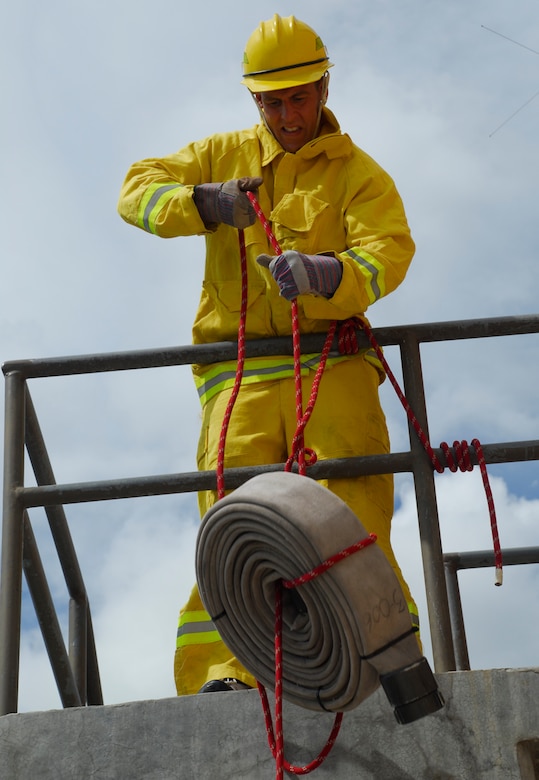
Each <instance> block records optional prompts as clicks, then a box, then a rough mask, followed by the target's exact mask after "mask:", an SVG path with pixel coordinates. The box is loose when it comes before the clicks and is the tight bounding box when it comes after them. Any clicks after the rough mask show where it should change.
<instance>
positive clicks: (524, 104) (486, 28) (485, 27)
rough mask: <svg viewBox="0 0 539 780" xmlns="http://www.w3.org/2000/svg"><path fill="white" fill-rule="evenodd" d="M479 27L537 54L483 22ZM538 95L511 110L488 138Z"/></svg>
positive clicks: (537, 52)
mask: <svg viewBox="0 0 539 780" xmlns="http://www.w3.org/2000/svg"><path fill="white" fill-rule="evenodd" d="M481 27H482V28H483V30H488V31H489V32H491V33H494V35H499V36H500V38H505V40H506V41H510V42H511V43H515V44H516V45H517V46H520V47H522V48H523V49H527V50H528V51H531V52H533V54H539V51H537V50H536V49H531V48H530V47H529V46H525V45H524V44H523V43H519V42H518V41H515V40H513V38H509V36H507V35H503V34H502V33H500V32H498V31H497V30H493V29H492V28H490V27H487V26H486V25H485V24H482V25H481ZM538 95H539V92H536V93H535V95H532V96H531V98H529V99H528V100H526V102H525V103H523V104H522V105H521V106H520V108H517V110H516V111H513V113H512V114H511V116H508V117H507V119H505V120H504V121H503V122H502V123H501V125H498V127H497V128H496V130H493V132H492V133H490V134H489V138H492V136H493V135H494V134H495V133H497V132H498V130H501V128H502V127H504V125H506V124H507V123H508V122H510V121H511V119H513V117H515V116H516V115H517V114H518V113H520V111H522V109H523V108H526V106H527V105H529V104H530V103H531V102H532V100H535V98H536V97H537V96H538Z"/></svg>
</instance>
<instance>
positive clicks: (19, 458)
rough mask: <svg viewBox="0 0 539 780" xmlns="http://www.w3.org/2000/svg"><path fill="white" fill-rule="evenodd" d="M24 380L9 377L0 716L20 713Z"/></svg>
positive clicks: (0, 590) (0, 600)
mask: <svg viewBox="0 0 539 780" xmlns="http://www.w3.org/2000/svg"><path fill="white" fill-rule="evenodd" d="M25 388H26V383H25V380H24V377H23V376H22V374H20V373H19V372H16V371H14V372H13V373H10V374H7V375H6V382H5V431H4V442H5V447H4V501H3V523H2V562H1V567H2V568H1V579H0V715H7V714H8V713H11V712H17V706H18V697H19V664H20V633H21V601H22V557H23V544H24V525H23V507H22V505H21V501H20V500H19V497H18V495H17V490H18V489H19V488H22V487H23V485H24V426H25V423H24V420H25V411H24V410H25Z"/></svg>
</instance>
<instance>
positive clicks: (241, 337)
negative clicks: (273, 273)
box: [216, 230, 247, 499]
mask: <svg viewBox="0 0 539 780" xmlns="http://www.w3.org/2000/svg"><path fill="white" fill-rule="evenodd" d="M239 244H240V263H241V306H240V321H239V325H238V365H237V368H236V379H235V382H234V387H233V389H232V394H231V396H230V398H229V399H228V404H227V407H226V410H225V414H224V417H223V422H222V425H221V435H220V437H219V448H218V450H217V467H216V471H217V474H216V477H217V498H218V499H220V498H223V496H224V495H225V478H224V468H225V447H226V435H227V432H228V426H229V423H230V417H231V416H232V410H233V409H234V404H235V403H236V398H237V397H238V393H239V391H240V387H241V381H242V379H243V367H244V365H245V323H246V320H247V252H246V250H245V236H244V233H243V230H240V231H239Z"/></svg>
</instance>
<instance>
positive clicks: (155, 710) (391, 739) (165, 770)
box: [0, 669, 539, 780]
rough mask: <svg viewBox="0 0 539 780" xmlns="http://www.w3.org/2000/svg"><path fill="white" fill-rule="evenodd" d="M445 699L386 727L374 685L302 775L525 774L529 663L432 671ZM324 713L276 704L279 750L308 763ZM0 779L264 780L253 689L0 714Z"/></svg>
mask: <svg viewBox="0 0 539 780" xmlns="http://www.w3.org/2000/svg"><path fill="white" fill-rule="evenodd" d="M437 679H438V682H439V685H440V689H441V691H442V693H443V695H444V697H445V700H446V706H445V707H444V709H442V710H441V711H440V712H438V713H436V714H434V715H431V716H429V717H426V718H424V719H423V720H420V721H417V722H416V723H412V724H409V725H406V726H401V725H399V724H397V722H396V720H395V718H394V716H393V713H392V710H391V707H390V705H389V703H388V701H387V699H386V697H385V694H384V693H383V691H382V690H381V689H380V690H378V691H377V692H376V693H375V694H374V695H373V696H371V697H370V698H369V699H368V700H367V701H366V702H364V703H363V704H361V705H360V706H359V707H358V708H357V709H356V710H354V711H353V712H350V713H346V714H345V715H344V720H343V725H342V728H341V731H340V734H339V737H338V739H337V742H336V744H335V746H334V748H333V750H332V752H331V753H330V755H329V757H328V758H327V760H326V762H325V763H324V764H323V765H322V766H321V767H320V768H318V769H317V770H315V772H314V774H313V776H314V777H316V778H317V780H318V778H320V780H322V778H332V779H333V780H335V779H336V778H337V780H348V778H350V779H351V778H354V780H359V779H361V780H535V778H536V777H537V776H538V775H536V774H535V770H534V764H535V761H534V760H533V759H532V758H530V757H529V755H527V754H526V750H528V751H529V748H528V747H526V745H525V746H524V748H522V747H521V748H520V749H519V750H520V753H522V751H523V750H524V759H522V758H521V759H520V760H521V766H520V767H519V759H518V758H517V745H518V743H527V745H532V746H536V745H537V740H538V739H539V669H520V670H516V669H512V670H488V671H472V672H453V673H449V674H442V675H437ZM332 724H333V716H332V715H325V714H317V713H311V712H309V711H307V710H303V709H298V708H296V707H292V706H290V705H287V706H285V725H284V733H285V740H286V747H285V756H286V758H287V760H288V761H290V763H292V764H296V765H297V764H303V763H308V762H309V761H311V760H312V759H313V758H315V756H316V755H317V754H318V753H319V751H320V750H321V748H322V747H323V745H324V744H325V742H326V740H327V737H328V736H329V732H330V730H331V727H332ZM0 775H1V777H2V778H3V780H36V778H39V780H68V779H69V780H78V779H79V778H80V779H81V780H83V779H84V780H86V779H87V778H92V780H172V779H173V778H174V780H177V778H194V780H216V778H219V780H240V779H241V778H248V779H249V780H266V778H267V780H273V778H274V777H275V762H274V759H273V757H272V755H271V753H270V750H269V747H268V743H267V738H266V732H265V725H264V718H263V714H262V707H261V703H260V697H259V695H258V692H257V691H237V692H234V693H228V694H220V693H214V694H205V695H203V696H187V697H183V698H181V699H163V700H160V701H141V702H132V703H128V704H119V705H110V706H105V707H87V708H78V709H71V710H53V711H51V712H36V713H21V714H16V715H5V716H4V717H0Z"/></svg>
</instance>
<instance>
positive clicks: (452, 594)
mask: <svg viewBox="0 0 539 780" xmlns="http://www.w3.org/2000/svg"><path fill="white" fill-rule="evenodd" d="M445 581H446V585H447V596H448V599H449V614H450V616H451V626H452V634H453V643H454V647H455V663H456V667H455V668H456V669H457V671H459V672H465V671H469V669H470V656H469V654H468V643H467V641H466V629H465V627H464V614H463V612H462V600H461V598H460V587H459V579H458V571H457V566H456V564H455V563H454V562H451V561H448V560H447V558H446V559H445Z"/></svg>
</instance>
